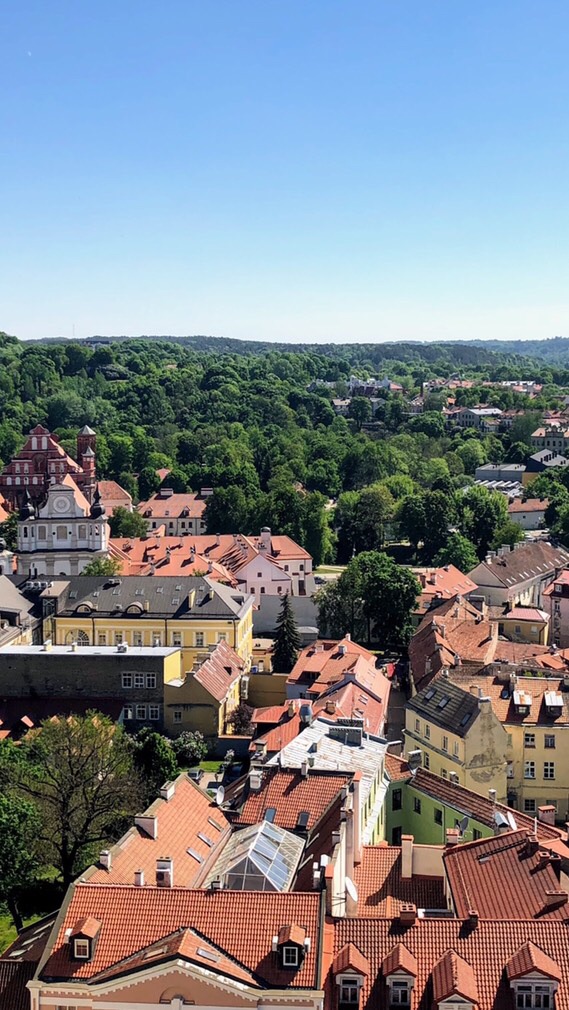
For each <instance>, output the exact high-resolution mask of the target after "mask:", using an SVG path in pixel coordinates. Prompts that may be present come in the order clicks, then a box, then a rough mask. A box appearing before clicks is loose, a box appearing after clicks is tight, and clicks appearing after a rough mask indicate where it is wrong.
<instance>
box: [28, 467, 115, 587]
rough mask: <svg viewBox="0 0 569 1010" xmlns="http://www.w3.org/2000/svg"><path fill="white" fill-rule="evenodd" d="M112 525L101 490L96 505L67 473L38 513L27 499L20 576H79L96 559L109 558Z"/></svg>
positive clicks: (49, 492) (53, 485)
mask: <svg viewBox="0 0 569 1010" xmlns="http://www.w3.org/2000/svg"><path fill="white" fill-rule="evenodd" d="M108 542H109V526H108V523H107V519H106V515H105V510H104V508H103V506H102V505H101V502H100V497H99V493H98V491H97V492H96V493H95V497H94V499H93V504H92V505H89V502H88V501H87V499H86V498H85V495H84V494H83V492H82V491H80V490H79V488H78V487H77V485H76V484H75V482H74V480H73V478H72V477H70V476H69V474H67V475H66V476H65V477H64V478H63V480H62V481H61V483H60V484H51V485H50V487H49V489H48V493H47V501H46V502H45V504H44V505H43V506H42V507H41V508H40V509H39V510H38V511H37V512H36V509H35V507H34V505H33V503H32V501H31V499H30V498H29V497H28V498H27V500H25V501H24V504H23V506H22V508H21V509H20V513H19V517H18V540H17V556H18V568H17V572H18V575H30V576H31V577H32V578H37V577H40V576H48V577H52V576H56V577H57V576H60V575H80V574H81V572H82V571H83V569H84V568H85V566H86V565H87V564H88V563H89V561H92V560H93V559H94V558H106V557H107V556H108Z"/></svg>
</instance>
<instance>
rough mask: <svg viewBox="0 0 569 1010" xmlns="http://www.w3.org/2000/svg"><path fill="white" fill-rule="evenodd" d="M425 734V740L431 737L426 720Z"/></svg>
mask: <svg viewBox="0 0 569 1010" xmlns="http://www.w3.org/2000/svg"><path fill="white" fill-rule="evenodd" d="M425 736H426V738H427V740H430V738H431V727H430V726H429V724H428V723H427V722H426V723H425Z"/></svg>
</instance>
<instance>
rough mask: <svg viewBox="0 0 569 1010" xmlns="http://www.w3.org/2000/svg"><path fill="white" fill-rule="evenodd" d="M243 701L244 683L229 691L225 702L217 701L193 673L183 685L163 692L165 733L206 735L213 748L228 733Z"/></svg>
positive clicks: (232, 686)
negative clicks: (231, 719)
mask: <svg viewBox="0 0 569 1010" xmlns="http://www.w3.org/2000/svg"><path fill="white" fill-rule="evenodd" d="M240 700H241V679H240V678H238V679H237V680H235V681H234V682H233V683H232V684H231V685H230V686H229V688H228V690H227V694H226V695H225V698H223V699H222V700H221V701H218V699H217V698H214V697H213V695H211V694H210V693H209V691H207V690H206V689H205V687H204V686H203V685H202V684H200V683H199V682H198V681H197V680H196V679H195V677H192V675H191V673H188V674H187V676H186V678H185V680H184V681H183V683H179V684H175V685H168V686H167V687H166V688H165V690H164V729H165V732H166V733H167V734H168V735H169V736H178V735H179V734H180V733H184V732H185V731H186V730H191V731H192V732H196V731H199V732H200V733H203V735H204V737H205V739H206V741H207V742H208V743H210V744H213V743H214V742H215V740H217V738H218V737H220V736H222V735H223V734H224V733H227V732H228V729H230V727H228V725H227V723H228V719H229V717H230V715H231V713H232V711H233V709H234V708H236V707H237V705H239V702H240Z"/></svg>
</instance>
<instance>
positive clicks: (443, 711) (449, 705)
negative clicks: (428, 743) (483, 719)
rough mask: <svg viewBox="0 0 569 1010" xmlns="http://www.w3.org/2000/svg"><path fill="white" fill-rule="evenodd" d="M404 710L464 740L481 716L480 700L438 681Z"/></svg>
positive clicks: (440, 680) (442, 681) (449, 684)
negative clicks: (450, 731) (414, 713)
mask: <svg viewBox="0 0 569 1010" xmlns="http://www.w3.org/2000/svg"><path fill="white" fill-rule="evenodd" d="M407 708H408V709H409V710H410V711H411V712H416V713H417V714H418V715H421V716H422V717H423V718H424V719H428V720H429V722H433V723H435V724H436V725H437V726H441V727H442V728H443V729H449V730H452V732H453V733H455V734H456V735H457V736H466V734H467V733H469V732H470V730H471V728H472V726H473V725H474V722H475V721H476V719H477V718H478V715H479V713H480V699H479V698H478V696H474V695H473V694H471V693H470V691H469V690H463V689H462V687H458V686H457V685H456V684H453V683H452V681H450V680H447V679H446V678H444V677H440V678H439V679H438V680H435V681H432V682H431V683H430V684H428V685H427V687H424V688H423V689H422V690H421V691H419V692H418V693H417V694H416V695H414V697H412V698H409V700H408V702H407Z"/></svg>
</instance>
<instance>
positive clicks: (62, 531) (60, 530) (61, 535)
mask: <svg viewBox="0 0 569 1010" xmlns="http://www.w3.org/2000/svg"><path fill="white" fill-rule="evenodd" d="M55 535H56V537H57V539H58V540H67V526H58V527H57V528H56V531H55Z"/></svg>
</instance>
